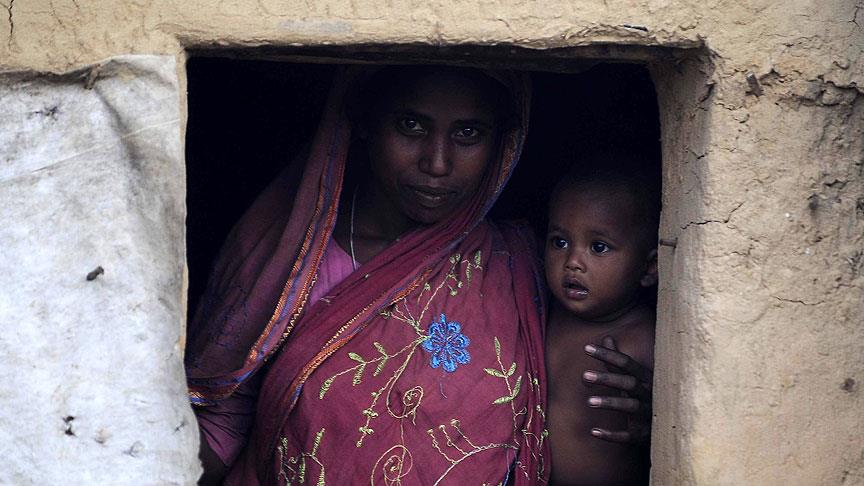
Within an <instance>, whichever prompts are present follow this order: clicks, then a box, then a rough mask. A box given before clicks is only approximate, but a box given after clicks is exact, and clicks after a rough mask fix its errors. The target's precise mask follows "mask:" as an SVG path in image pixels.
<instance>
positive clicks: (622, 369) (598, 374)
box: [582, 336, 654, 444]
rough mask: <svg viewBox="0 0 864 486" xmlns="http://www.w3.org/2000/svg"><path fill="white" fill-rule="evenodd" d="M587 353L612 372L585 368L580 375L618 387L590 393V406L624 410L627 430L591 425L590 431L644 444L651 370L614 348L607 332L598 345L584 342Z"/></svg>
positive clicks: (648, 430)
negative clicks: (615, 391) (614, 392)
mask: <svg viewBox="0 0 864 486" xmlns="http://www.w3.org/2000/svg"><path fill="white" fill-rule="evenodd" d="M585 352H586V353H588V355H589V356H591V357H593V358H596V359H599V360H600V361H602V362H604V363H605V364H606V368H607V369H608V370H609V371H612V373H606V372H602V371H594V370H588V371H586V372H585V373H583V374H582V379H583V380H585V381H586V382H588V383H591V384H596V385H603V386H608V387H610V388H616V389H618V390H621V394H620V396H593V397H590V398H589V399H588V406H589V407H591V408H602V409H606V410H617V411H619V412H622V413H625V414H627V430H606V429H601V428H593V429H591V435H593V436H594V437H597V438H598V439H603V440H608V441H610V442H626V443H632V444H647V443H648V442H649V441H650V438H651V398H652V393H653V392H652V383H653V379H654V372H653V371H652V370H650V369H649V368H646V367H645V366H642V365H641V364H639V363H638V362H637V361H636V360H634V359H633V358H631V357H630V356H627V355H626V354H624V353H621V352H619V351H618V347H617V346H616V345H615V340H614V339H612V338H611V337H609V336H607V337H605V338H603V345H602V346H593V345H591V344H589V345H587V346H585Z"/></svg>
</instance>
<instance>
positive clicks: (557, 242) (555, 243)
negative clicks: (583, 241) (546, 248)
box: [549, 236, 569, 250]
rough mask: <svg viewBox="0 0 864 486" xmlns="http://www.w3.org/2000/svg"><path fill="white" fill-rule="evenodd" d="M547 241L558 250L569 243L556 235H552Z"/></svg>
mask: <svg viewBox="0 0 864 486" xmlns="http://www.w3.org/2000/svg"><path fill="white" fill-rule="evenodd" d="M549 242H550V243H552V246H554V247H555V248H558V249H559V250H563V249H565V248H567V246H568V245H569V243H567V240H565V239H564V238H560V237H558V236H553V237H552V238H551V239H550V240H549Z"/></svg>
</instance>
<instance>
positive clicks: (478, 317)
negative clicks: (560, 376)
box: [187, 67, 548, 484]
mask: <svg viewBox="0 0 864 486" xmlns="http://www.w3.org/2000/svg"><path fill="white" fill-rule="evenodd" d="M364 76H366V75H365V74H364V73H363V72H362V71H360V70H353V71H349V72H346V74H345V75H343V76H341V77H340V78H339V81H338V82H337V83H338V85H337V86H336V87H335V88H334V89H333V91H332V93H331V97H330V100H329V101H328V106H327V108H326V110H325V113H324V116H323V119H322V122H321V126H320V127H319V130H318V132H317V135H316V137H315V140H314V141H313V143H312V146H311V148H310V150H309V154H308V156H307V157H306V159H305V160H302V161H301V163H299V164H294V166H292V167H289V169H287V170H286V172H285V173H284V174H283V175H282V176H280V178H279V179H278V180H277V181H275V182H274V184H273V185H271V187H270V188H269V189H268V190H267V191H266V192H265V193H264V194H263V195H262V196H261V197H260V198H259V199H258V201H256V203H255V204H254V205H253V207H252V208H251V209H250V210H249V211H248V213H247V214H246V216H244V218H243V219H242V220H241V222H240V223H239V224H238V225H237V227H236V228H235V229H234V230H233V231H232V234H231V235H230V236H229V239H228V242H227V243H226V245H225V247H224V248H223V252H222V255H221V257H220V261H219V263H218V264H217V267H216V271H215V274H214V277H213V278H212V279H211V282H210V284H209V288H208V291H207V294H206V295H205V298H204V299H203V301H202V302H203V303H202V305H201V306H200V308H199V312H198V313H197V315H196V318H195V319H194V321H193V323H192V325H191V326H190V331H189V335H190V338H189V346H188V348H187V350H188V352H187V373H188V376H189V384H190V395H191V397H192V400H193V402H194V403H196V404H198V405H201V407H199V408H198V409H197V410H196V411H197V413H198V417H199V424H200V425H201V428H202V440H203V441H204V445H203V450H204V457H205V467H206V468H207V469H210V470H213V469H219V466H224V467H226V468H230V471H229V472H228V477H227V481H226V482H227V483H229V484H304V483H310V482H313V481H315V482H317V484H326V483H330V484H353V483H357V482H366V481H367V480H368V481H369V482H370V483H372V484H385V483H386V484H392V483H404V484H482V483H489V484H499V483H504V484H506V483H507V482H508V480H515V483H516V484H529V483H530V484H536V483H542V482H545V481H546V478H547V471H546V469H545V468H544V458H545V457H548V451H547V445H546V442H545V441H544V438H545V431H544V422H545V412H544V410H545V403H544V401H545V371H544V366H543V361H542V346H543V338H542V329H541V322H542V316H541V313H542V309H543V302H542V298H541V292H540V290H539V279H538V275H539V274H538V272H537V269H536V268H534V266H533V255H534V252H533V250H532V249H531V248H529V247H528V244H527V243H526V242H527V241H528V239H527V238H526V237H523V235H522V234H521V232H520V230H519V229H517V228H513V227H508V226H496V225H494V224H492V223H490V222H488V221H485V220H484V216H485V214H486V212H487V211H488V209H489V207H490V206H491V205H492V203H493V202H494V201H495V198H496V197H497V196H498V194H499V193H500V191H501V189H502V188H503V186H504V184H505V183H506V181H507V178H508V177H509V175H510V174H511V173H512V170H513V169H514V166H515V164H516V161H517V159H518V156H519V152H520V150H521V146H522V142H523V139H524V134H525V129H526V124H527V106H528V91H527V87H526V83H525V82H524V80H523V79H522V78H517V77H514V76H508V75H504V76H496V77H495V78H493V77H492V76H491V75H489V74H484V73H480V72H478V71H471V70H464V69H455V68H443V67H413V68H412V67H403V68H385V69H383V70H381V71H379V72H378V73H376V74H374V75H372V76H371V78H368V79H363V78H364ZM360 86H363V87H364V88H363V91H362V93H361V94H359V95H358V94H356V90H357V88H358V87H360ZM356 100H366V101H368V103H367V105H366V106H363V103H362V102H355V101H356ZM349 111H350V112H351V113H352V114H353V117H350V118H349V116H348V115H349ZM352 122H353V123H352ZM352 125H353V127H354V134H355V137H354V142H353V143H352V136H351V134H352ZM349 153H350V156H349ZM349 160H350V166H349V168H350V169H356V168H358V167H359V168H361V169H360V172H361V174H359V175H358V177H357V179H358V181H359V183H358V184H356V185H355V186H353V187H352V185H351V184H347V185H346V184H344V183H343V180H344V177H343V176H344V171H345V169H346V162H348V161H349ZM364 160H365V161H366V162H367V163H368V169H367V170H368V174H363V173H362V172H363V169H362V168H363V167H366V166H365V165H364V163H363V162H364ZM300 170H302V179H301V183H300V184H299V186H298V185H297V184H296V182H295V181H297V180H298V179H299V178H300V176H299V173H300V172H299V171H300ZM364 175H365V176H367V177H364ZM343 188H344V189H345V191H343ZM339 201H341V204H338V202H339ZM253 416H254V419H253V418H252V417H253ZM253 424H254V425H253ZM250 427H251V428H250ZM238 454H239V457H238ZM208 458H209V459H208ZM214 459H215V461H218V462H215V465H216V466H217V467H215V468H212V467H207V466H208V464H207V463H208V462H209V463H211V464H213V463H214ZM207 472H208V473H209V472H211V471H207ZM217 476H218V474H217ZM367 478H368V479H367Z"/></svg>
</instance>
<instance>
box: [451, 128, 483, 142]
mask: <svg viewBox="0 0 864 486" xmlns="http://www.w3.org/2000/svg"><path fill="white" fill-rule="evenodd" d="M454 136H455V137H456V138H458V139H461V140H472V139H475V138H478V137H479V136H480V130H477V129H476V128H473V127H465V128H460V129H459V130H456V133H455V134H454Z"/></svg>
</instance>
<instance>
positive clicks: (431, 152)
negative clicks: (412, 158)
mask: <svg viewBox="0 0 864 486" xmlns="http://www.w3.org/2000/svg"><path fill="white" fill-rule="evenodd" d="M448 142H449V140H446V139H445V137H434V138H432V139H430V140H429V142H428V144H427V146H426V150H425V151H424V153H423V157H422V158H421V160H420V170H422V171H423V172H425V173H427V174H429V175H431V176H435V177H443V176H446V175H448V174H450V171H451V170H452V169H453V163H452V161H451V160H450V156H451V154H450V144H449V143H448Z"/></svg>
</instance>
